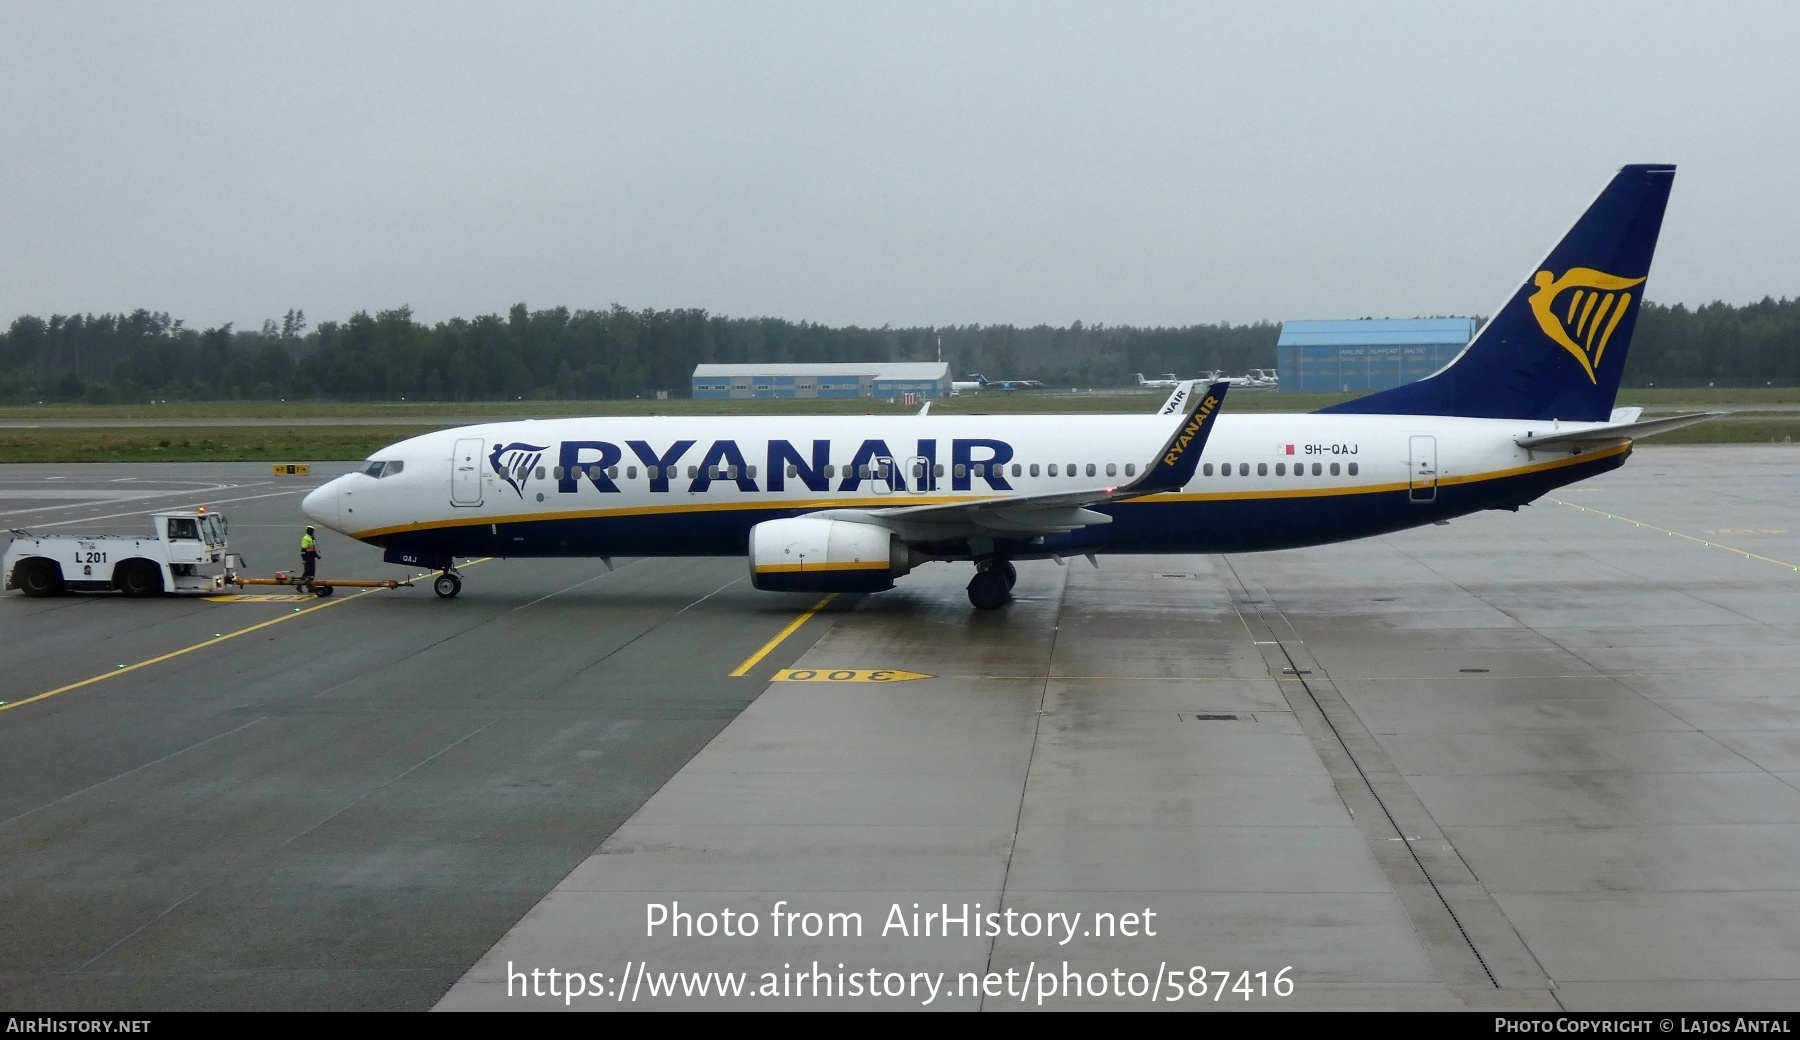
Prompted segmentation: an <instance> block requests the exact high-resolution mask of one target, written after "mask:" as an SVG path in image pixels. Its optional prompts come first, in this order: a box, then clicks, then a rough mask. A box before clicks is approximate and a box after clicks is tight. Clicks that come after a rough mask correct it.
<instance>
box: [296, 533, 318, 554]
mask: <svg viewBox="0 0 1800 1040" xmlns="http://www.w3.org/2000/svg"><path fill="white" fill-rule="evenodd" d="M318 544H319V543H317V542H315V541H313V536H312V535H310V534H303V535H301V536H300V551H301V552H311V551H312V550H313V548H314V547H316V546H317V545H318Z"/></svg>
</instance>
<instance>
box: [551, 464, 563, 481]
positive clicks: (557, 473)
mask: <svg viewBox="0 0 1800 1040" xmlns="http://www.w3.org/2000/svg"><path fill="white" fill-rule="evenodd" d="M550 475H551V476H552V477H554V478H555V479H557V480H561V479H562V478H563V468H562V467H561V466H558V467H556V468H555V469H553V470H551V471H550Z"/></svg>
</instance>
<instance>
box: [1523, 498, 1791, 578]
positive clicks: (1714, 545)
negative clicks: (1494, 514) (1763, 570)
mask: <svg viewBox="0 0 1800 1040" xmlns="http://www.w3.org/2000/svg"><path fill="white" fill-rule="evenodd" d="M1550 501H1552V502H1555V503H1556V504H1557V505H1559V506H1570V507H1573V508H1575V509H1579V510H1581V511H1582V512H1584V513H1598V514H1599V515H1601V516H1604V517H1606V518H1607V519H1608V520H1623V521H1624V522H1626V523H1628V524H1632V525H1634V526H1637V527H1642V528H1646V529H1648V530H1651V531H1661V532H1662V533H1663V534H1666V535H1668V536H1669V537H1671V538H1686V539H1687V540H1688V541H1690V542H1697V543H1699V544H1700V545H1703V546H1705V547H1706V548H1708V549H1723V550H1725V551H1726V552H1733V553H1737V554H1738V555H1739V556H1742V557H1745V558H1746V559H1751V560H1761V561H1763V562H1764V563H1773V564H1775V565H1776V566H1778V567H1786V568H1788V569H1789V570H1791V571H1796V572H1800V565H1795V564H1793V563H1790V562H1788V561H1787V560H1777V559H1776V558H1775V557H1773V556H1763V555H1761V554H1759V553H1753V552H1750V551H1749V550H1747V549H1739V548H1738V547H1737V546H1735V545H1724V544H1722V543H1720V542H1709V541H1707V540H1706V539H1704V538H1695V537H1694V536H1693V535H1691V534H1682V533H1681V532H1680V531H1671V530H1669V529H1668V528H1666V527H1658V526H1656V525H1655V524H1649V523H1645V522H1644V521H1642V520H1633V519H1632V518H1631V517H1628V516H1620V515H1619V514H1617V513H1609V512H1607V511H1606V510H1604V509H1595V508H1594V507H1593V506H1584V505H1580V504H1579V503H1575V502H1564V501H1563V500H1562V499H1560V498H1552V499H1550Z"/></svg>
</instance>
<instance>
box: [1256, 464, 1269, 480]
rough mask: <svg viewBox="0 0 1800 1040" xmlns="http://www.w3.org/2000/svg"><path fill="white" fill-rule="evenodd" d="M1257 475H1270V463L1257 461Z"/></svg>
mask: <svg viewBox="0 0 1800 1040" xmlns="http://www.w3.org/2000/svg"><path fill="white" fill-rule="evenodd" d="M1256 475H1257V476H1259V477H1266V476H1268V475H1269V464H1268V463H1266V462H1259V463H1257V464H1256Z"/></svg>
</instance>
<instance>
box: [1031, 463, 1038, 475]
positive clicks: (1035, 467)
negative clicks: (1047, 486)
mask: <svg viewBox="0 0 1800 1040" xmlns="http://www.w3.org/2000/svg"><path fill="white" fill-rule="evenodd" d="M1031 475H1032V476H1034V477H1035V476H1037V475H1038V464H1037V463H1035V462H1034V463H1032V464H1031Z"/></svg>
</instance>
